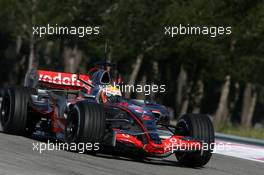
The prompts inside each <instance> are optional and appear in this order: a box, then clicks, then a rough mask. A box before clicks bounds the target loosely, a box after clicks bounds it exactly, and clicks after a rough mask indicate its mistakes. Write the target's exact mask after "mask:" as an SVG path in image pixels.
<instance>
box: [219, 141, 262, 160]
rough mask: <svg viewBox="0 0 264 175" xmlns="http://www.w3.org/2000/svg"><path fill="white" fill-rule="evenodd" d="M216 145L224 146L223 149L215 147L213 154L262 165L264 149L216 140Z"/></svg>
mask: <svg viewBox="0 0 264 175" xmlns="http://www.w3.org/2000/svg"><path fill="white" fill-rule="evenodd" d="M215 143H216V145H220V144H221V145H225V149H220V147H219V148H218V147H217V146H216V149H215V151H214V152H215V153H216V154H222V155H226V156H231V157H237V158H242V159H247V160H252V161H256V162H262V163H264V147H261V146H254V145H247V144H241V143H236V142H228V141H223V140H216V141H215Z"/></svg>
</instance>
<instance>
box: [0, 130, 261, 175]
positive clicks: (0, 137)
mask: <svg viewBox="0 0 264 175" xmlns="http://www.w3.org/2000/svg"><path fill="white" fill-rule="evenodd" d="M33 142H37V141H36V140H34V139H31V138H25V137H19V136H13V135H6V134H3V133H0V175H4V174H8V175H9V174H11V175H16V174H19V175H31V174H32V175H33V174H34V175H39V174H41V175H42V174H43V175H44V174H45V175H46V174H63V175H65V174H85V175H87V174H88V175H89V174H91V175H97V174H100V175H112V174H115V175H116V174H120V175H121V174H122V175H125V174H130V175H136V174H140V175H141V174H157V175H166V174H179V175H185V174H186V175H192V174H193V175H200V174H201V175H206V174H210V175H227V174H228V175H231V174H236V175H242V174H243V175H258V174H259V175H263V173H264V164H263V163H259V162H254V161H250V160H244V159H239V158H232V157H228V156H223V155H218V154H214V155H213V157H212V159H211V161H210V162H209V163H208V164H207V165H206V166H205V167H204V168H187V167H182V166H180V165H179V164H178V163H177V161H176V159H175V157H173V156H172V157H170V158H167V159H163V160H160V159H155V160H150V161H145V162H140V161H135V160H131V159H127V158H122V157H113V156H110V155H104V154H99V155H97V156H92V155H87V154H78V153H73V152H67V151H45V152H43V153H41V154H40V153H39V152H37V151H33V146H32V143H33Z"/></svg>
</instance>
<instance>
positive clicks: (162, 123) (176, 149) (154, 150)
mask: <svg viewBox="0 0 264 175" xmlns="http://www.w3.org/2000/svg"><path fill="white" fill-rule="evenodd" d="M109 66H111V64H110V63H104V64H98V65H96V66H95V67H94V68H92V69H91V70H90V71H89V72H88V73H87V74H79V73H64V72H53V71H44V70H32V71H31V72H29V73H27V75H26V78H25V85H24V87H10V88H5V89H4V93H3V97H2V105H1V113H0V119H1V124H2V128H3V131H4V132H5V133H9V134H15V135H28V136H31V135H32V134H34V133H42V135H43V133H44V136H46V137H47V138H49V137H50V136H52V137H54V138H56V139H59V140H61V141H62V142H65V143H69V144H70V143H92V144H94V143H99V145H100V149H99V151H102V152H104V151H105V150H107V151H108V152H109V150H110V152H121V153H124V154H123V155H127V157H131V155H133V156H134V157H136V158H140V159H144V158H147V157H161V158H163V157H168V156H171V155H175V156H176V158H177V159H178V161H179V162H180V163H181V164H182V165H184V166H190V167H200V166H204V165H205V164H206V163H207V162H208V161H209V160H210V158H211V155H212V151H213V146H211V145H212V144H213V143H214V128H213V125H212V123H211V121H210V119H209V117H208V116H207V115H202V114H185V115H183V116H180V117H179V118H178V120H177V124H176V125H175V126H172V125H170V122H169V112H168V110H167V109H166V107H164V106H162V105H159V104H156V103H155V102H152V101H147V100H136V99H125V98H123V97H122V93H121V92H120V90H119V89H118V88H117V87H116V85H117V84H119V83H120V82H119V80H118V78H116V79H115V78H113V77H112V76H111V73H110V72H109V71H108V70H109V69H108V68H109ZM107 151H106V152H107Z"/></svg>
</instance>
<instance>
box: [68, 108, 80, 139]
mask: <svg viewBox="0 0 264 175" xmlns="http://www.w3.org/2000/svg"><path fill="white" fill-rule="evenodd" d="M77 130H78V111H77V110H75V109H73V110H72V111H71V112H70V113H69V114H68V117H67V123H66V137H67V139H68V140H69V141H74V140H75V138H76V136H77Z"/></svg>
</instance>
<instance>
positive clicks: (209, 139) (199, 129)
mask: <svg viewBox="0 0 264 175" xmlns="http://www.w3.org/2000/svg"><path fill="white" fill-rule="evenodd" d="M175 132H176V134H177V135H182V136H190V137H192V138H193V139H195V140H200V141H202V142H203V143H204V144H207V147H208V148H209V149H207V150H203V151H202V152H193V153H177V154H176V158H177V159H178V161H179V163H180V164H182V165H184V166H188V167H202V166H204V165H205V164H207V163H208V161H209V160H210V158H211V156H212V152H213V147H212V146H211V145H212V143H213V142H214V140H215V136H214V128H213V124H212V122H211V120H210V118H209V117H208V115H202V114H185V115H183V116H182V117H180V118H179V119H178V121H177V125H176V130H175Z"/></svg>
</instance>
